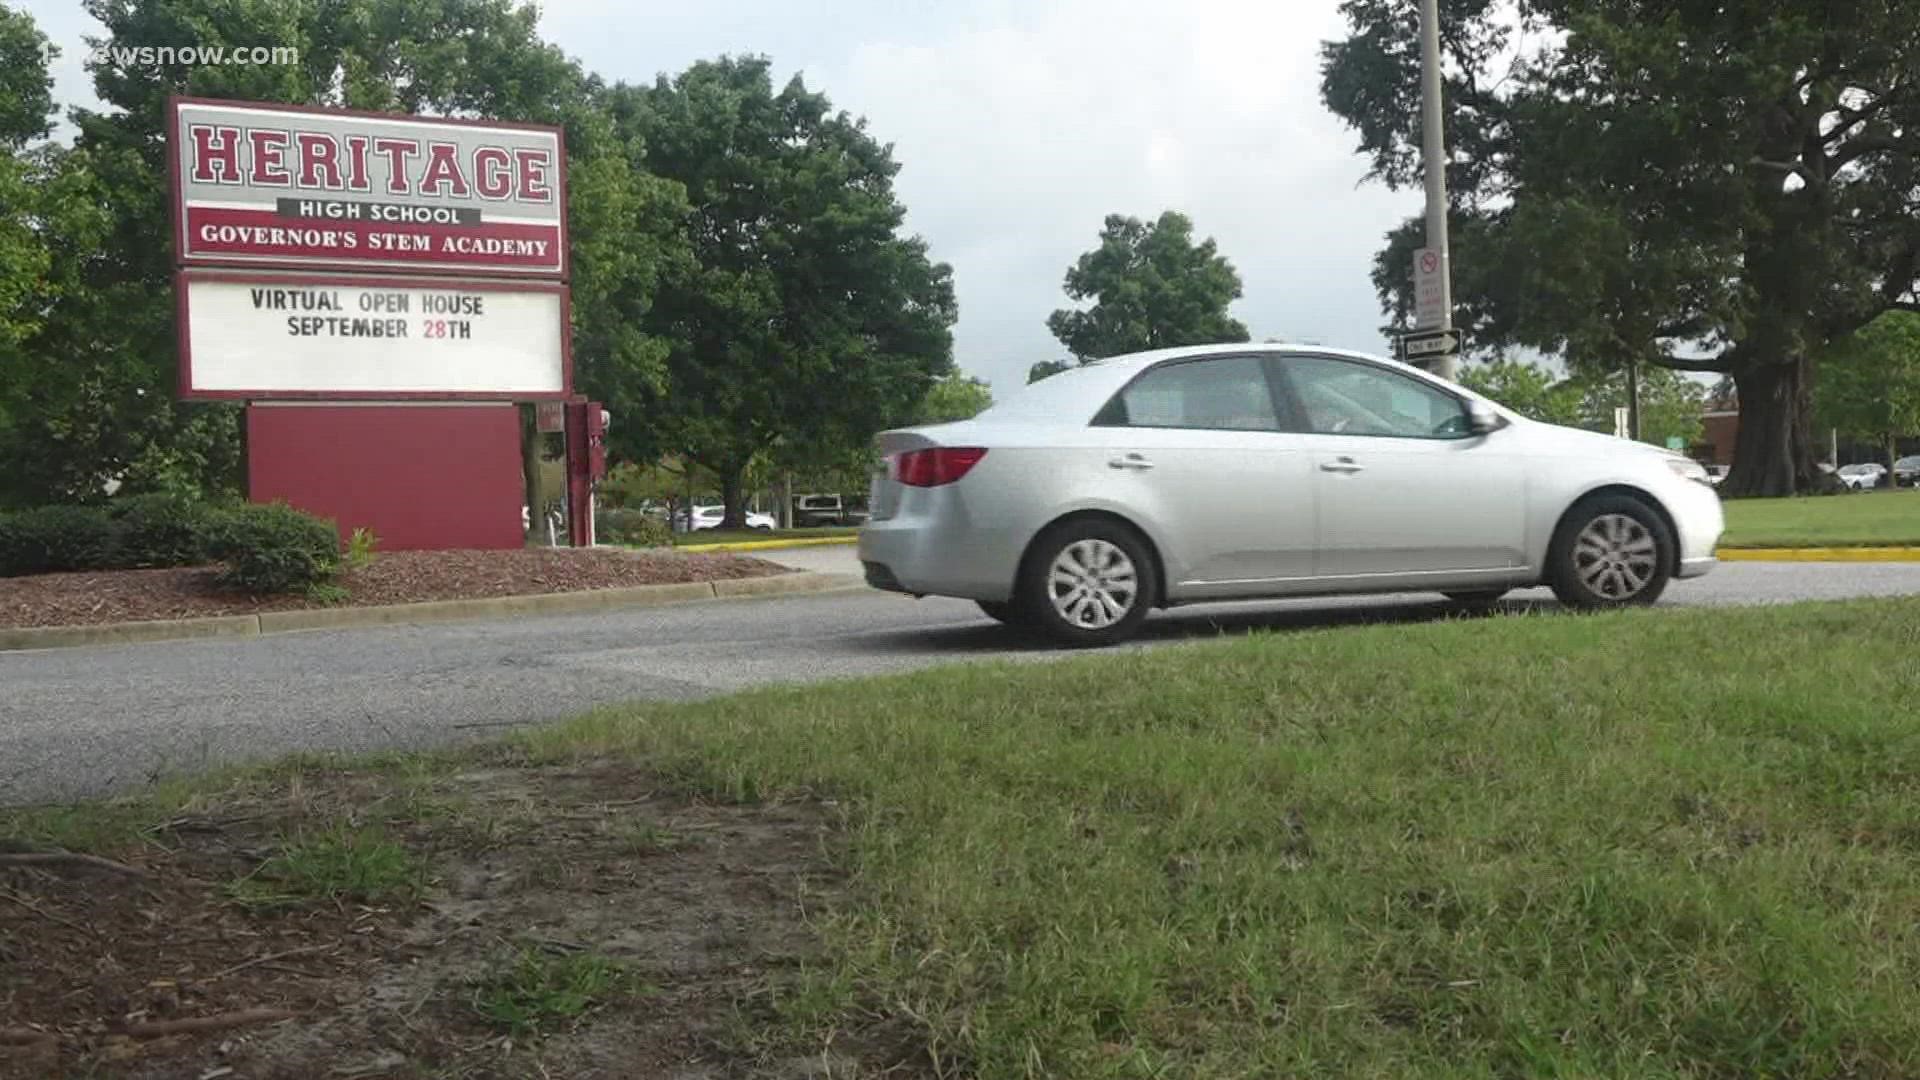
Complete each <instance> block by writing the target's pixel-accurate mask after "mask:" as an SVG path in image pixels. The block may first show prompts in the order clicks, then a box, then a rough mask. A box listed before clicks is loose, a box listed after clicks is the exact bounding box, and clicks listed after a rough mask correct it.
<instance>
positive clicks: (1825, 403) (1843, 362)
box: [1814, 311, 1920, 476]
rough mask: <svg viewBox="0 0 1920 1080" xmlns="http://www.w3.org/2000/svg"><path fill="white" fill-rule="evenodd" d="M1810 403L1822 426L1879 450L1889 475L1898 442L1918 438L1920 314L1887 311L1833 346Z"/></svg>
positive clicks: (1824, 356) (1823, 362) (1897, 453)
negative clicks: (1814, 403) (1882, 451)
mask: <svg viewBox="0 0 1920 1080" xmlns="http://www.w3.org/2000/svg"><path fill="white" fill-rule="evenodd" d="M1814 399H1815V401H1816V403H1817V409H1816V415H1817V417H1818V419H1819V422H1820V426H1821V427H1823V428H1828V429H1833V430H1837V431H1839V432H1840V434H1842V435H1845V436H1847V437H1848V438H1851V439H1858V440H1860V441H1862V442H1870V443H1872V444H1874V445H1875V446H1879V447H1883V448H1884V449H1885V453H1886V455H1887V469H1888V470H1889V472H1888V475H1889V476H1891V475H1892V472H1891V470H1892V469H1893V462H1894V460H1895V459H1896V458H1898V457H1899V456H1900V450H1899V440H1900V439H1901V438H1903V437H1905V436H1910V435H1920V315H1915V314H1911V313H1909V312H1904V311H1890V312H1888V313H1887V314H1885V315H1882V316H1880V317H1879V318H1878V319H1875V320H1874V321H1873V322H1871V323H1868V324H1867V325H1866V326H1863V327H1861V328H1860V329H1859V330H1856V331H1854V332H1853V333H1851V334H1848V335H1847V336H1846V337H1844V338H1841V339H1840V340H1839V341H1837V342H1834V343H1833V345H1832V346H1831V347H1829V348H1828V350H1827V351H1826V352H1825V353H1823V354H1822V355H1821V357H1820V380H1819V384H1818V388H1817V389H1816V390H1815V392H1814Z"/></svg>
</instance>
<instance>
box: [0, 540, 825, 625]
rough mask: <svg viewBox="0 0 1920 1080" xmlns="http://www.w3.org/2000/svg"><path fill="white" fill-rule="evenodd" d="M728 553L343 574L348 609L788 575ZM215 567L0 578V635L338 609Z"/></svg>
mask: <svg viewBox="0 0 1920 1080" xmlns="http://www.w3.org/2000/svg"><path fill="white" fill-rule="evenodd" d="M789 572H791V571H789V570H788V568H787V567H784V566H780V565H779V564H777V563H770V562H767V561H766V560H764V559H755V558H749V557H747V556H743V555H735V554H731V553H727V552H704V553H691V552H674V551H646V552H640V551H624V550H612V549H597V548H595V549H579V548H529V549H525V550H521V551H395V552H388V553H385V554H382V555H379V556H376V557H375V558H374V560H373V561H372V562H371V563H369V564H367V565H365V566H361V567H358V568H355V569H352V570H349V571H347V572H346V573H345V574H344V575H343V576H342V579H341V582H340V583H341V585H343V586H344V587H345V588H346V590H347V593H348V596H349V599H348V600H346V601H344V602H343V603H344V604H345V605H347V606H369V605H377V604H406V603H414V602H417V601H423V600H468V599H475V598H478V597H487V596H526V595H534V594H540V593H557V592H577V591H581V590H588V589H611V588H623V587H626V586H631V585H662V584H670V583H680V582H689V581H717V580H727V579H733V578H752V577H769V576H772V575H775V574H783V573H789ZM217 577H218V571H217V570H216V569H213V568H190V569H178V570H119V571H106V572H98V573H81V574H38V575H34V576H32V577H19V578H0V628H14V627H27V626H82V625H97V624H100V623H112V622H135V621H142V620H149V619H185V618H197V617H204V616H213V615H252V614H255V613H258V612H262V611H287V610H293V609H298V608H309V607H320V606H341V604H333V605H323V604H321V603H319V602H317V601H314V600H310V599H308V598H307V597H305V596H250V595H248V594H246V593H240V592H235V591H233V590H231V589H225V588H222V587H221V586H220V583H219V581H218V580H217Z"/></svg>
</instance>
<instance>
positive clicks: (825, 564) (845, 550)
mask: <svg viewBox="0 0 1920 1080" xmlns="http://www.w3.org/2000/svg"><path fill="white" fill-rule="evenodd" d="M747 554H750V555H752V556H753V557H754V558H756V559H765V560H767V561H768V562H773V563H779V564H780V565H781V566H791V567H793V568H794V569H795V570H807V571H811V572H813V573H816V574H853V575H855V576H859V575H860V574H861V570H860V556H859V555H858V554H856V552H855V549H854V546H853V545H852V544H822V545H818V546H812V547H791V548H768V549H765V550H762V551H752V552H748V553H747Z"/></svg>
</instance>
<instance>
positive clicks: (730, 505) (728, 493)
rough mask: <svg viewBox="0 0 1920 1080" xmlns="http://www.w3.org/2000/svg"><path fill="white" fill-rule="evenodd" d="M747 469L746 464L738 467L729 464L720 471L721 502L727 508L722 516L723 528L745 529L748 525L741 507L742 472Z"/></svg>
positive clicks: (721, 523) (721, 525)
mask: <svg viewBox="0 0 1920 1080" xmlns="http://www.w3.org/2000/svg"><path fill="white" fill-rule="evenodd" d="M746 471H747V469H746V466H744V465H742V466H739V467H737V468H736V467H734V466H732V465H728V466H726V467H724V468H723V469H722V470H721V472H720V503H721V505H723V506H724V507H726V510H725V511H724V512H723V513H722V515H721V518H720V527H721V528H723V529H744V528H746V527H747V519H746V516H745V515H744V514H743V513H742V512H741V509H740V504H741V501H742V500H741V498H740V481H741V476H742V474H744V473H745V472H746Z"/></svg>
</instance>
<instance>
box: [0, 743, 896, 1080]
mask: <svg viewBox="0 0 1920 1080" xmlns="http://www.w3.org/2000/svg"><path fill="white" fill-rule="evenodd" d="M658 787H659V784H658V783H657V778H655V777H653V776H651V775H649V774H646V773H644V772H641V771H638V770H637V769H635V768H632V767H629V766H626V765H623V764H619V763H612V762H607V763H597V762H587V763H581V764H579V765H577V766H576V765H559V766H544V767H543V766H537V765H531V764H523V763H512V762H507V763H502V764H501V765H500V766H499V767H488V766H487V765H486V764H485V763H480V767H479V768H476V769H474V770H472V771H468V772H462V773H457V774H453V775H443V776H438V777H435V778H434V779H432V780H428V781H424V782H423V781H419V780H410V779H408V778H407V777H405V776H400V775H397V774H395V775H386V776H382V775H379V774H356V773H352V772H343V773H334V772H328V771H324V770H311V771H304V772H300V773H296V774H293V775H291V776H288V777H286V778H284V779H283V780H281V781H279V782H277V783H276V784H275V785H274V786H273V787H271V788H268V789H265V790H252V791H246V790H241V791H236V792H234V793H230V794H227V795H224V796H216V797H215V798H213V799H212V800H209V801H205V802H203V803H201V804H200V805H199V806H198V807H196V809H195V811H194V812H191V813H187V814H184V815H183V816H180V817H176V818H173V819H171V820H167V821H162V822H155V823H154V824H152V825H150V826H148V827H147V828H146V829H144V830H143V831H142V832H141V833H140V840H139V842H137V843H134V844H114V845H111V846H109V847H108V848H107V849H106V850H104V851H102V852H101V853H100V854H102V855H105V856H107V857H110V858H114V859H117V860H120V861H121V862H122V863H123V865H124V866H126V867H128V868H129V869H130V870H131V871H132V872H131V873H128V872H113V871H112V868H107V867H101V866H97V865H89V864H85V863H72V864H46V865H41V864H30V865H18V864H17V863H18V862H19V857H18V856H13V857H12V859H11V860H9V858H8V856H7V855H6V854H5V853H6V852H7V851H8V850H9V848H10V847H25V846H30V845H9V844H8V843H7V842H6V832H7V826H6V820H5V818H4V816H0V1080H14V1078H16V1077H17V1078H20V1080H28V1078H31V1080H46V1078H51V1077H63V1076H73V1077H79V1076H90V1077H102V1078H116V1080H206V1078H215V1077H224V1078H226V1080H315V1078H321V1080H324V1078H328V1077H334V1078H351V1080H374V1078H380V1080H402V1078H415V1077H428V1076H433V1077H448V1078H452V1077H463V1078H473V1080H479V1078H483V1077H484V1078H494V1077H499V1078H502V1080H505V1078H509V1077H512V1078H521V1077H526V1078H533V1077H568V1078H579V1080H584V1078H607V1080H616V1078H628V1077H633V1078H641V1077H649V1078H650V1077H688V1078H692V1077H712V1078H714V1080H719V1078H722V1077H728V1078H732V1077H741V1078H745V1077H754V1078H755V1080H807V1078H817V1077H820V1076H827V1075H831V1076H850V1075H856V1074H858V1075H862V1076H878V1075H882V1074H883V1073H884V1074H886V1075H892V1076H898V1077H901V1078H902V1080H913V1078H914V1077H918V1076H924V1075H926V1073H925V1072H924V1070H922V1069H921V1068H919V1067H918V1066H919V1065H921V1064H922V1063H923V1061H924V1058H923V1056H922V1055H920V1053H919V1050H918V1047H917V1045H916V1044H915V1042H914V1040H913V1039H912V1038H910V1037H909V1036H910V1035H911V1033H910V1032H898V1033H894V1032H889V1031H883V1032H882V1033H883V1034H885V1035H887V1038H885V1039H879V1038H875V1037H872V1036H871V1035H870V1036H868V1037H867V1038H865V1039H864V1040H856V1039H855V1038H854V1037H853V1034H852V1033H846V1032H843V1033H841V1034H840V1035H839V1037H838V1038H837V1039H836V1040H835V1041H834V1042H833V1044H832V1046H831V1047H830V1048H828V1049H826V1050H824V1051H823V1050H821V1049H818V1048H809V1047H805V1046H791V1045H788V1044H786V1043H785V1042H784V1041H783V1040H782V1039H781V1038H780V1037H779V1033H780V1032H781V1031H782V1030H783V1027H782V1023H781V1021H780V1019H779V1018H778V1016H777V1015H775V1014H774V1011H773V1008H772V1002H773V1000H774V999H775V998H776V996H777V995H778V994H779V993H780V992H782V991H783V990H784V989H785V988H787V987H790V986H792V985H794V981H795V979H796V978H797V977H798V976H799V975H800V973H801V972H802V971H804V970H805V969H807V968H812V967H818V966H821V965H822V964H824V963H825V961H826V959H827V957H826V956H825V954H824V951H823V948H822V943H821V941H820V940H819V939H818V938H817V937H816V936H815V933H814V927H813V926H812V925H811V924H810V921H809V920H810V917H811V916H813V915H814V914H815V913H816V912H817V911H819V910H821V909H823V908H825V909H830V908H831V907H832V906H833V905H834V904H835V903H837V902H838V899H839V895H840V891H841V887H842V881H841V877H840V874H839V872H838V871H837V870H836V869H835V867H834V866H833V865H832V864H831V863H829V862H828V861H827V860H826V859H825V858H824V856H825V854H826V852H827V851H828V850H830V849H831V847H832V845H833V844H834V842H835V840H834V838H835V836H836V835H837V833H838V827H839V825H840V818H839V815H838V813H837V811H836V810H835V809H834V808H833V807H832V806H830V805H822V804H819V803H812V802H790V803H784V804H769V805H759V806H735V805H714V804H708V803H703V802H700V801H696V800H689V799H686V798H684V797H676V796H673V795H669V794H663V793H660V792H658V791H657V790H656V789H657V788H658ZM346 826H350V827H354V828H361V829H372V830H375V831H377V832H378V833H379V834H380V835H382V836H384V837H386V838H388V839H389V840H391V841H392V842H395V843H397V844H399V845H400V846H401V847H403V848H404V849H405V851H406V853H407V855H408V857H410V858H411V859H413V860H416V861H417V864H418V866H419V867H420V869H421V871H422V873H423V875H424V890H423V892H422V893H421V894H420V895H418V896H417V898H415V899H413V900H411V901H409V900H406V899H392V898H389V899H384V900H381V901H379V902H376V903H362V902H358V901H357V900H354V899H351V898H345V897H343V898H339V899H328V898H326V897H313V898H311V899H308V900H305V901H303V902H300V903H297V904H295V905H294V906H291V907H287V908H271V909H255V908H250V907H248V906H245V905H243V904H241V903H238V902H237V901H236V899H235V898H234V895H233V894H232V892H231V884H232V883H233V882H235V881H236V880H239V879H242V878H245V877H247V876H249V875H251V874H253V873H255V872H256V870H257V868H259V867H260V866H261V864H262V861H263V860H266V859H268V858H270V857H271V856H272V855H273V854H274V853H276V852H277V851H278V850H280V849H281V847H282V845H283V844H285V843H286V842H287V840H288V839H289V838H290V837H297V836H302V835H315V834H319V833H323V832H325V830H327V829H330V828H339V827H346ZM527 950H533V951H534V952H536V953H537V954H540V955H549V956H566V955H571V954H576V953H589V954H591V955H593V956H597V957H603V958H605V959H606V960H607V961H609V962H611V963H613V964H616V965H618V967H619V968H620V969H621V970H622V971H624V972H626V973H627V974H628V975H629V976H631V979H630V981H629V982H628V983H627V984H626V985H625V986H624V987H623V988H620V989H617V990H610V991H607V992H605V993H602V994H600V995H599V998H600V1000H596V1001H595V1002H594V1003H593V1004H592V1005H591V1006H590V1007H589V1008H588V1009H587V1010H586V1011H585V1012H584V1013H582V1014H581V1015H579V1016H577V1017H575V1018H572V1019H563V1018H553V1019H551V1020H548V1021H543V1022H542V1023H541V1024H540V1027H539V1030H538V1031H537V1032H534V1033H533V1034H531V1035H529V1034H527V1033H520V1034H519V1035H518V1036H517V1037H516V1035H515V1034H514V1033H513V1032H511V1031H508V1030H503V1029H502V1028H501V1027H500V1026H499V1025H498V1024H497V1023H495V1022H493V1021H492V1020H490V1019H489V1018H488V1017H487V1016H486V1015H484V1014H483V1013H482V1012H481V1011H480V1009H479V1008H478V1004H479V997H478V995H479V993H480V988H481V985H482V984H483V983H484V982H485V981H486V980H487V979H488V978H490V974H489V973H490V972H492V971H496V970H498V968H499V967H500V966H501V965H502V964H503V963H506V962H510V961H511V960H512V958H514V957H516V956H519V955H522V954H523V953H524V952H525V951H527ZM862 1059H864V1060H862Z"/></svg>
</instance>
